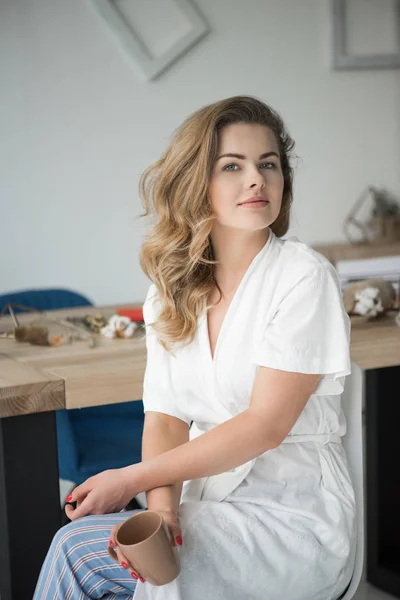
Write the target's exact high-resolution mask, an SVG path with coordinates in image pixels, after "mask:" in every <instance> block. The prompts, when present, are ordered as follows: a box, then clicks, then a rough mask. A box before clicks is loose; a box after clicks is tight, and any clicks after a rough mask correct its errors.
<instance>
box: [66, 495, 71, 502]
mask: <svg viewBox="0 0 400 600" xmlns="http://www.w3.org/2000/svg"><path fill="white" fill-rule="evenodd" d="M71 500H72V494H68V496H67V497H66V498H65V502H71Z"/></svg>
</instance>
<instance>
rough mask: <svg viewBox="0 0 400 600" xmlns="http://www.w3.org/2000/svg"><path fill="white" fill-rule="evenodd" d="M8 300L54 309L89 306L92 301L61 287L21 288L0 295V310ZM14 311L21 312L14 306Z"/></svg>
mask: <svg viewBox="0 0 400 600" xmlns="http://www.w3.org/2000/svg"><path fill="white" fill-rule="evenodd" d="M9 302H15V303H16V304H22V305H23V306H29V307H30V308H36V309H38V310H43V311H46V310H56V309H60V308H71V307H73V306H89V305H91V304H92V303H91V302H90V301H89V300H88V299H87V298H85V296H82V295H81V294H77V293H76V292H72V291H71V290H65V289H62V288H56V289H52V288H50V289H49V288H44V289H36V290H21V291H17V292H9V293H7V294H2V295H0V310H1V309H2V308H3V306H5V305H6V304H8V303H9ZM14 312H16V313H18V312H21V310H20V309H18V308H15V309H14Z"/></svg>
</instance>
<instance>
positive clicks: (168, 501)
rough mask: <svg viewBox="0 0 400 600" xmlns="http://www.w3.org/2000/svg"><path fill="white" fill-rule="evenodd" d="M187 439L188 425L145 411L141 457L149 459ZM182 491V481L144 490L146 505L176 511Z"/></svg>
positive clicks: (161, 414) (152, 508)
mask: <svg viewBox="0 0 400 600" xmlns="http://www.w3.org/2000/svg"><path fill="white" fill-rule="evenodd" d="M188 441H189V427H188V425H187V424H186V423H184V422H183V421H181V420H180V419H176V418H175V417H171V416H169V415H165V414H163V413H157V412H146V415H145V421H144V429H143V439H142V459H143V460H144V461H147V460H150V459H152V458H154V457H156V456H159V455H160V454H163V453H164V452H167V451H168V450H172V449H173V448H176V447H177V446H181V445H182V444H185V443H186V442H188ZM181 493H182V481H178V482H176V483H174V484H172V485H166V486H161V487H156V488H154V489H149V490H147V491H146V501H147V506H148V508H149V509H150V510H165V511H171V512H173V513H176V512H177V510H178V507H179V502H180V498H181Z"/></svg>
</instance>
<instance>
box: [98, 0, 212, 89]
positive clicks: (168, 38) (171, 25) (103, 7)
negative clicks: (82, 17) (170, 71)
mask: <svg viewBox="0 0 400 600" xmlns="http://www.w3.org/2000/svg"><path fill="white" fill-rule="evenodd" d="M92 5H93V6H94V8H95V9H96V10H97V11H98V13H99V15H100V16H101V17H102V19H103V21H104V22H105V24H106V25H107V27H108V29H109V30H110V32H111V33H112V35H113V37H114V39H116V41H117V42H118V45H119V46H120V48H121V49H122V50H123V51H124V53H125V54H126V55H127V57H128V58H129V60H130V62H131V64H132V65H133V67H134V68H135V70H136V71H137V73H138V75H139V76H140V77H141V78H142V79H144V80H152V79H156V78H157V77H159V75H161V73H163V72H164V71H165V70H166V69H167V68H169V67H170V66H171V65H172V64H173V63H175V62H176V61H177V60H178V59H179V58H181V57H182V56H183V55H184V54H186V53H187V52H188V51H189V50H190V49H191V48H192V47H193V46H195V45H196V44H198V43H199V41H200V40H201V39H202V38H203V37H204V36H205V35H206V34H207V33H208V31H209V27H208V24H207V23H206V21H205V19H204V18H203V16H202V15H201V14H200V12H199V10H198V8H197V6H196V5H195V3H194V0H152V1H151V2H137V1H135V0H133V1H131V2H118V3H117V2H115V0H92Z"/></svg>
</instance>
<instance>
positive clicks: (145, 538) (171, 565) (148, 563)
mask: <svg viewBox="0 0 400 600" xmlns="http://www.w3.org/2000/svg"><path fill="white" fill-rule="evenodd" d="M115 539H116V542H117V544H118V546H119V548H120V549H121V552H122V553H123V554H124V556H125V557H126V558H127V559H128V560H129V562H130V563H131V565H132V567H133V568H134V569H135V570H137V571H138V573H139V574H140V575H141V577H143V578H144V579H146V580H147V581H149V582H150V583H151V584H153V585H165V584H166V583H170V582H171V581H173V580H174V579H175V578H176V577H178V575H179V572H180V564H179V558H178V554H177V551H176V549H175V548H173V547H172V546H171V541H170V534H169V531H168V529H167V526H166V525H165V523H164V521H163V519H162V517H161V515H159V514H158V513H157V512H155V511H152V510H146V511H143V512H139V513H137V514H136V515H133V516H132V517H130V518H129V519H127V520H126V521H124V522H123V523H121V525H120V526H119V527H118V529H117V532H116V535H115ZM108 552H109V554H110V556H111V557H112V558H113V559H114V560H116V561H117V562H118V557H117V554H116V552H115V550H113V549H112V548H110V547H109V548H108Z"/></svg>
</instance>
